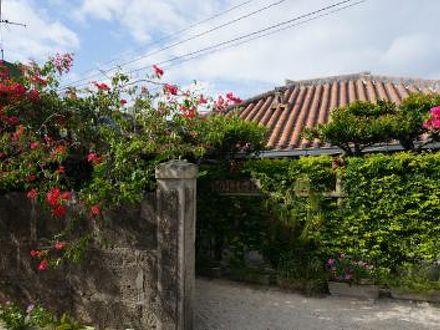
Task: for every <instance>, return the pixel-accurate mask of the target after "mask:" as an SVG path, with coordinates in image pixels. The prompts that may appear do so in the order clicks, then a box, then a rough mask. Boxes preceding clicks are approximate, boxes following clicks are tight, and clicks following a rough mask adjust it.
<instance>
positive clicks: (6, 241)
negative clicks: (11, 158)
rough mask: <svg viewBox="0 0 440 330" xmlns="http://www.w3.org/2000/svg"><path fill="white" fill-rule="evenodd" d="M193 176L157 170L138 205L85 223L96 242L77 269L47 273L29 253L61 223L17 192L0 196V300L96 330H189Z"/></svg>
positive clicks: (191, 168) (182, 169) (184, 170)
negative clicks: (33, 306)
mask: <svg viewBox="0 0 440 330" xmlns="http://www.w3.org/2000/svg"><path fill="white" fill-rule="evenodd" d="M168 170H172V171H174V172H173V173H174V174H173V173H171V172H169V171H168ZM167 171H168V172H167ZM170 173H171V174H170ZM196 174H197V168H196V166H195V165H192V164H188V163H186V162H173V163H171V164H168V165H167V166H166V165H162V167H161V168H158V171H157V179H158V191H157V192H156V193H155V194H154V193H153V194H148V195H146V196H145V199H144V201H143V203H142V205H141V207H139V208H137V209H129V208H124V209H120V210H118V211H115V212H112V213H111V214H106V215H105V217H104V219H101V218H100V219H96V220H90V223H89V224H88V226H90V227H91V229H92V231H93V233H94V235H95V240H94V241H96V242H97V243H94V244H91V245H90V246H89V247H88V249H87V251H86V253H85V255H84V258H83V261H82V262H81V263H80V264H79V265H75V264H70V265H64V266H61V267H60V268H58V269H56V270H50V271H47V272H39V271H37V270H36V262H35V260H32V258H31V256H30V254H29V253H30V250H31V249H33V248H35V247H36V245H35V244H36V242H37V241H41V240H42V239H44V238H45V237H51V234H53V233H55V232H57V231H58V230H60V229H62V228H64V226H65V222H63V221H60V219H53V218H51V217H50V216H49V215H48V214H46V213H45V211H44V210H42V209H39V208H37V207H35V206H33V205H32V204H31V203H30V202H29V201H28V200H27V198H26V196H25V194H23V193H10V194H7V195H0V249H1V251H2V252H1V253H0V301H3V302H4V301H7V300H13V301H17V302H19V303H21V304H23V305H26V304H29V303H41V304H43V305H44V306H46V307H48V308H50V309H52V310H53V311H56V312H60V313H61V312H68V313H70V314H71V315H72V316H74V317H75V318H77V319H79V320H81V321H83V322H85V323H87V324H90V325H93V326H95V327H96V328H97V329H127V328H131V329H142V330H143V329H192V318H193V317H192V313H193V312H192V301H193V290H194V232H195V186H196V182H195V177H196ZM65 221H69V220H65Z"/></svg>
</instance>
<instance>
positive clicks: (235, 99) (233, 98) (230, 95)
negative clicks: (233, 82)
mask: <svg viewBox="0 0 440 330" xmlns="http://www.w3.org/2000/svg"><path fill="white" fill-rule="evenodd" d="M226 98H227V99H228V100H229V101H231V102H234V103H235V104H240V103H241V102H243V101H242V100H241V99H240V98H239V97H238V96H235V95H234V93H232V92H229V93H227V94H226Z"/></svg>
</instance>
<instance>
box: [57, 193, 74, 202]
mask: <svg viewBox="0 0 440 330" xmlns="http://www.w3.org/2000/svg"><path fill="white" fill-rule="evenodd" d="M71 196H72V195H71V193H70V192H68V191H65V192H63V193H62V194H61V196H60V197H61V199H62V200H65V201H68V200H69V199H70V197H71Z"/></svg>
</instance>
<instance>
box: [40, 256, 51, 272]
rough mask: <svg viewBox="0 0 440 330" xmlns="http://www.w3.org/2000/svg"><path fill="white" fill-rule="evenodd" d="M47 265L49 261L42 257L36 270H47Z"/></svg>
mask: <svg viewBox="0 0 440 330" xmlns="http://www.w3.org/2000/svg"><path fill="white" fill-rule="evenodd" d="M48 266H49V262H48V261H47V259H43V260H41V261H40V263H39V264H38V270H39V271H40V272H44V271H45V270H47V267H48Z"/></svg>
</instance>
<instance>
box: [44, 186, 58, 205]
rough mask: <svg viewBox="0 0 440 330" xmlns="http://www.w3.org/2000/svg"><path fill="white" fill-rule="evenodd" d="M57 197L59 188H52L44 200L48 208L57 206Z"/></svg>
mask: <svg viewBox="0 0 440 330" xmlns="http://www.w3.org/2000/svg"><path fill="white" fill-rule="evenodd" d="M58 197H60V188H52V189H51V190H50V191H49V192H48V193H47V194H46V200H47V202H48V203H49V205H50V206H52V207H55V206H57V204H58Z"/></svg>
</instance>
